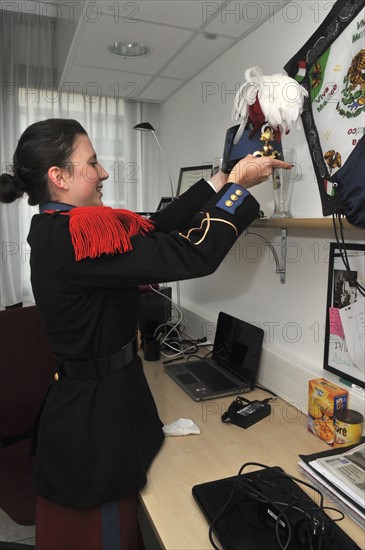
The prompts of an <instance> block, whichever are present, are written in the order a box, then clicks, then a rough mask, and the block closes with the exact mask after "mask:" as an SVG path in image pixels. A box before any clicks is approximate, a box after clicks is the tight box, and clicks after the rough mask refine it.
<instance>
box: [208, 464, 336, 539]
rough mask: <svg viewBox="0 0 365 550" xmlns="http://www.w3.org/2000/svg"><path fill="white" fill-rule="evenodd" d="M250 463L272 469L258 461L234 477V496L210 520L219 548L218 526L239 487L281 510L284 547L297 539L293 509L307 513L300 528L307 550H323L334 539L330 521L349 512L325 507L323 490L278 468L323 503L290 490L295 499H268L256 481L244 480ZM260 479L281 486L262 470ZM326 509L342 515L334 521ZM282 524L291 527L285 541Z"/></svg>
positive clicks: (279, 522)
mask: <svg viewBox="0 0 365 550" xmlns="http://www.w3.org/2000/svg"><path fill="white" fill-rule="evenodd" d="M247 466H258V467H260V468H262V469H263V470H264V469H268V468H269V466H267V465H265V464H260V463H258V462H246V463H245V464H243V466H241V468H240V469H239V471H238V473H237V476H235V478H234V479H233V483H232V490H231V493H230V495H229V496H228V499H227V500H226V502H225V504H224V506H223V507H222V508H221V510H220V511H219V512H218V514H217V515H216V516H215V518H214V519H213V520H212V521H211V522H210V526H209V540H210V542H211V544H212V546H213V548H214V549H215V550H220V548H219V547H218V546H217V545H216V544H215V542H214V540H213V531H214V528H215V526H216V524H217V523H218V521H219V520H220V519H221V517H222V516H223V514H224V512H225V511H226V510H227V508H228V506H229V505H230V503H231V501H232V499H233V496H234V494H235V491H236V490H237V489H240V490H242V491H244V492H245V494H246V495H247V496H249V497H251V498H253V499H255V500H256V501H257V502H263V503H265V504H268V505H270V506H271V507H273V508H274V509H275V511H277V517H276V518H275V534H276V539H277V542H278V544H279V546H280V549H281V550H287V549H288V547H289V545H290V543H291V542H292V538H293V532H292V526H291V522H290V520H289V518H288V516H287V512H288V511H289V510H290V509H294V510H297V511H299V512H301V513H302V514H303V524H302V526H301V528H300V531H301V536H305V541H306V544H307V550H321V549H322V545H323V539H329V538H333V535H334V533H333V531H332V530H331V529H329V527H330V523H329V521H340V520H341V519H343V518H344V517H345V515H344V514H343V513H342V512H341V511H340V510H338V509H336V508H331V507H325V506H324V505H323V504H324V496H323V493H322V492H321V491H320V490H319V489H317V487H315V486H314V485H311V484H310V483H308V482H306V481H303V480H302V479H299V478H297V477H295V476H292V475H289V474H287V473H286V472H283V471H278V473H277V476H278V478H283V477H284V478H286V479H289V480H291V481H293V482H297V483H300V484H302V485H305V486H306V487H308V488H310V489H312V490H314V491H315V492H316V493H317V494H318V495H319V497H320V503H319V505H316V504H315V502H312V500H311V499H308V501H306V500H304V501H303V500H302V499H301V498H300V497H299V496H298V495H296V494H294V493H293V492H292V491H290V490H289V491H288V490H287V494H288V496H290V497H291V498H293V499H294V500H293V501H292V502H276V501H272V500H270V499H269V498H267V497H266V496H265V495H264V494H263V493H262V492H261V491H259V490H258V489H257V488H256V487H255V486H253V485H252V483H253V481H252V480H250V479H242V476H241V474H242V472H243V470H244V469H245V468H246V467H247ZM257 479H258V480H259V481H261V483H265V484H267V485H268V486H269V487H271V488H280V484H279V483H275V481H273V480H270V481H268V480H266V479H264V478H263V477H262V476H261V475H260V472H259V473H258V474H257ZM294 489H295V487H293V490H294ZM314 506H315V507H314ZM324 510H333V511H336V512H337V513H339V514H340V517H339V518H337V519H336V520H331V518H328V517H327V516H326V514H325V512H324ZM283 520H284V522H283ZM281 525H284V526H285V527H286V528H287V537H286V541H285V542H283V541H282V534H281V533H280V531H279V528H280V526H281ZM318 530H319V532H318ZM331 531H332V532H331ZM326 533H327V535H326Z"/></svg>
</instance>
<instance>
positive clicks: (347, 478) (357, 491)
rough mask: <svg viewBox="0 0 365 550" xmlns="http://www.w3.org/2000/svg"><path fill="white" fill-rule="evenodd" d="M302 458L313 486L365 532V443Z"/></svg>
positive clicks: (302, 463)
mask: <svg viewBox="0 0 365 550" xmlns="http://www.w3.org/2000/svg"><path fill="white" fill-rule="evenodd" d="M363 440H364V438H363ZM299 456H300V458H301V460H300V462H299V466H300V467H301V468H302V469H303V470H304V472H305V473H306V474H307V476H309V477H310V478H311V481H312V484H313V485H315V486H316V487H317V488H318V490H320V491H321V490H323V492H324V493H325V494H326V496H327V497H329V498H331V499H332V500H333V501H334V503H335V504H336V505H337V506H338V507H339V508H341V509H342V510H343V511H344V512H345V513H346V514H348V515H349V516H350V517H351V518H352V519H353V520H354V521H356V523H357V524H358V525H360V527H362V528H363V529H365V442H364V441H362V442H361V443H360V444H359V445H353V446H351V447H347V448H346V449H345V450H344V449H331V450H330V451H324V452H322V453H316V454H312V455H299ZM314 481H315V482H316V483H314ZM327 500H328V498H327Z"/></svg>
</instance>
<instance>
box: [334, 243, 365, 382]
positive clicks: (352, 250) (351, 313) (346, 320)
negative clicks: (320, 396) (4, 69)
mask: <svg viewBox="0 0 365 550" xmlns="http://www.w3.org/2000/svg"><path fill="white" fill-rule="evenodd" d="M346 250H347V257H348V264H349V266H350V270H348V269H347V267H346V265H345V264H346V258H344V255H343V250H342V248H340V247H339V245H338V244H337V243H331V244H330V256H329V274H328V295H327V315H326V331H325V353H324V369H325V370H328V371H330V372H332V373H334V374H337V375H338V376H339V377H340V378H344V379H345V380H348V381H349V382H352V383H354V384H356V385H358V386H361V387H362V388H365V344H364V339H365V311H364V310H365V298H364V296H363V295H362V294H361V293H360V292H359V289H358V287H357V285H356V284H355V283H356V282H357V283H360V285H362V286H364V282H365V245H364V244H347V245H346Z"/></svg>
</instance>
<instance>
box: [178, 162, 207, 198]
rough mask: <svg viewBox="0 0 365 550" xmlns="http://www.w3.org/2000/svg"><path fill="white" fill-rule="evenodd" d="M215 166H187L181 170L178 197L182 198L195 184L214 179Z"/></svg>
mask: <svg viewBox="0 0 365 550" xmlns="http://www.w3.org/2000/svg"><path fill="white" fill-rule="evenodd" d="M212 171H213V164H202V165H200V166H187V167H186V168H180V175H179V181H178V184H177V191H176V196H177V197H180V195H182V194H183V193H185V191H187V190H188V189H189V187H191V186H192V185H194V183H196V182H197V181H199V180H200V179H202V178H204V179H206V180H209V179H210V178H211V177H212Z"/></svg>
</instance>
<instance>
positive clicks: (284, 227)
mask: <svg viewBox="0 0 365 550" xmlns="http://www.w3.org/2000/svg"><path fill="white" fill-rule="evenodd" d="M342 224H343V228H344V230H345V231H348V230H351V231H356V232H362V234H363V236H364V237H365V229H364V228H362V227H356V226H354V225H352V224H351V223H349V222H348V221H347V220H345V219H343V220H342ZM336 227H338V223H337V224H336ZM251 228H255V229H280V232H281V239H280V251H279V253H277V252H276V250H275V248H274V247H273V245H272V244H271V243H270V242H269V241H268V240H267V239H266V238H265V237H263V236H262V235H260V234H259V233H256V232H255V231H252V230H251ZM288 229H304V230H305V229H322V230H326V229H329V230H332V231H333V233H334V230H333V220H332V218H273V219H271V218H261V219H257V220H255V221H254V222H253V223H252V224H251V225H250V226H249V227H248V228H247V229H246V230H245V233H244V234H245V235H246V236H247V235H254V236H256V237H258V238H260V239H261V240H263V241H265V242H266V244H267V245H268V246H269V248H270V250H271V251H272V253H273V254H274V258H275V263H276V271H275V272H276V273H277V274H278V275H279V276H280V282H281V283H282V284H284V283H285V281H286V247H287V233H288Z"/></svg>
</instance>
